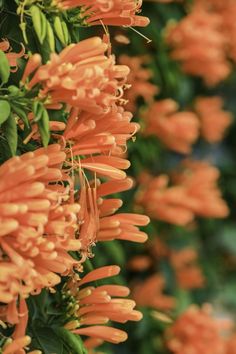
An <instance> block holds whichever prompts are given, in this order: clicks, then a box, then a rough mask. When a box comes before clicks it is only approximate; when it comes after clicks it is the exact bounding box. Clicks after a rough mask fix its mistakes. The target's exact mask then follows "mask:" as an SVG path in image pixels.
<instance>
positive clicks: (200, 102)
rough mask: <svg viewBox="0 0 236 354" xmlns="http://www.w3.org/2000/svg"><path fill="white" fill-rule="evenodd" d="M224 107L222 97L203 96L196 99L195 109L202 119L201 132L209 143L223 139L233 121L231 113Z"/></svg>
mask: <svg viewBox="0 0 236 354" xmlns="http://www.w3.org/2000/svg"><path fill="white" fill-rule="evenodd" d="M222 107H223V100H222V99H221V97H217V96H215V97H201V98H198V99H197V100H196V103H195V110H196V112H197V114H198V115H199V118H200V120H201V133H202V136H203V137H204V139H205V140H207V141H208V142H209V143H216V142H218V141H221V140H222V139H223V135H224V133H225V130H226V129H227V128H228V127H229V125H230V124H231V123H232V118H233V117H232V115H231V113H229V112H225V111H223V109H222ZM212 127H214V129H213V128H212Z"/></svg>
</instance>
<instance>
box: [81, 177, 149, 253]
mask: <svg viewBox="0 0 236 354" xmlns="http://www.w3.org/2000/svg"><path fill="white" fill-rule="evenodd" d="M131 186H132V181H130V180H129V179H124V180H117V181H116V180H114V181H108V182H104V183H102V184H100V185H99V184H98V186H97V187H96V188H95V187H93V186H91V187H86V185H85V182H82V183H81V190H80V194H79V200H78V202H79V204H80V205H81V210H80V212H79V220H81V221H80V230H79V240H80V241H81V244H82V247H81V252H82V254H83V255H84V257H85V258H86V257H87V255H89V254H90V248H91V246H93V245H94V243H95V242H97V241H112V240H114V239H119V240H128V241H133V242H145V241H146V240H147V235H146V233H145V232H142V231H140V230H139V229H138V227H137V226H144V225H147V224H148V223H149V218H148V217H147V216H144V215H139V214H128V213H127V214H115V212H116V211H117V209H119V208H120V207H121V205H122V201H121V200H120V199H103V197H105V196H106V195H109V194H113V193H116V192H118V191H123V190H126V189H129V188H130V187H131ZM113 214H114V215H113ZM136 225H137V226H136Z"/></svg>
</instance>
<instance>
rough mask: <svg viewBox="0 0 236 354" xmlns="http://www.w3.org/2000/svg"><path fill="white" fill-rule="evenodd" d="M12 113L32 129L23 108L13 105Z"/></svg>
mask: <svg viewBox="0 0 236 354" xmlns="http://www.w3.org/2000/svg"><path fill="white" fill-rule="evenodd" d="M12 111H13V112H14V113H15V114H16V115H17V116H18V117H19V118H20V119H21V120H22V121H23V123H24V126H25V127H26V128H28V129H29V128H30V124H29V120H28V117H27V114H26V112H25V111H24V110H23V109H22V107H21V106H17V105H15V104H12Z"/></svg>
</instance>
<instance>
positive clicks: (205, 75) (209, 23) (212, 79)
mask: <svg viewBox="0 0 236 354" xmlns="http://www.w3.org/2000/svg"><path fill="white" fill-rule="evenodd" d="M221 26H222V17H221V15H220V14H217V13H212V12H209V11H207V10H206V8H205V7H204V6H202V5H198V6H195V7H194V8H193V9H192V11H191V12H190V13H189V15H188V16H186V17H185V18H184V19H183V20H181V21H180V22H179V23H177V24H174V25H170V26H169V29H168V31H167V36H166V39H167V42H168V44H169V45H170V46H171V47H172V48H173V50H172V53H171V56H172V58H173V59H175V60H178V61H180V63H181V65H182V69H183V71H184V72H186V73H188V74H191V75H196V76H200V77H201V78H202V79H203V80H204V81H205V83H206V84H207V85H209V86H214V85H216V84H218V83H219V82H220V81H222V80H224V79H225V78H226V77H227V76H228V75H229V73H230V70H231V68H230V64H229V62H228V61H227V58H226V47H227V39H226V37H225V35H224V33H223V32H222V29H221Z"/></svg>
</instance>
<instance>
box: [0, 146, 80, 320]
mask: <svg viewBox="0 0 236 354" xmlns="http://www.w3.org/2000/svg"><path fill="white" fill-rule="evenodd" d="M65 157H66V155H65V153H64V152H62V151H61V148H60V146H59V145H57V144H54V145H50V146H49V147H48V148H41V149H38V150H36V151H35V152H29V153H26V154H23V155H22V156H21V157H14V158H11V159H10V160H8V161H6V162H5V163H4V164H3V165H1V167H0V175H1V183H0V215H1V220H0V224H1V240H0V247H1V261H0V269H1V279H0V301H1V302H2V303H5V304H9V307H8V310H7V311H8V312H7V315H6V316H7V320H8V322H10V323H16V322H17V316H16V315H15V312H16V311H15V310H14V306H15V305H14V303H15V301H16V299H17V298H18V295H21V296H22V297H23V298H26V297H28V295H29V294H30V293H38V292H40V291H41V289H42V288H44V287H53V286H54V285H56V284H58V283H59V282H60V277H59V276H58V274H63V275H64V274H67V273H68V272H70V271H71V270H72V268H73V266H74V265H76V261H75V260H73V259H72V257H71V256H69V254H68V251H69V250H79V249H80V246H81V243H80V241H78V240H77V239H76V238H75V233H76V231H77V229H78V226H77V214H78V212H79V209H80V208H79V205H78V204H67V203H66V201H67V200H68V198H69V190H68V188H66V187H64V185H63V183H62V181H65V180H66V177H64V176H63V174H62V172H61V166H62V163H63V162H64V160H65Z"/></svg>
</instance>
